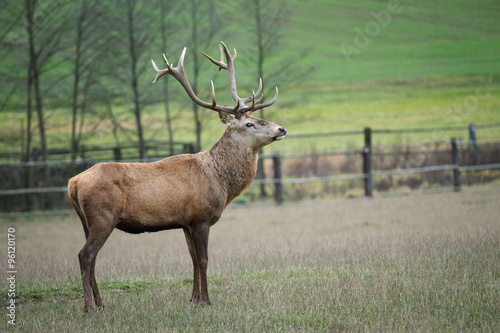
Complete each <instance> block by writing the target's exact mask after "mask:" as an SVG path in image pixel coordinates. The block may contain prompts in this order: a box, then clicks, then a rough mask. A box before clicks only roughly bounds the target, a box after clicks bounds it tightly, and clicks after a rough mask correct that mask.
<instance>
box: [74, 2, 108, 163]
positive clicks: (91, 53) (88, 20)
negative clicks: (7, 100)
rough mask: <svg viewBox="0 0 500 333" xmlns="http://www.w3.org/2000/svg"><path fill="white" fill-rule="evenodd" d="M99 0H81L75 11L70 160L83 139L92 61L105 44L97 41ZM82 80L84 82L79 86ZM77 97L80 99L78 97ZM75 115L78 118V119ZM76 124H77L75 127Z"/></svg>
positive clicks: (104, 47)
mask: <svg viewBox="0 0 500 333" xmlns="http://www.w3.org/2000/svg"><path fill="white" fill-rule="evenodd" d="M99 3H100V2H99V1H98V0H80V1H79V2H78V3H77V4H76V8H75V12H76V13H78V16H77V19H76V25H75V34H74V36H73V38H72V41H74V58H73V59H72V60H73V65H74V67H73V73H72V76H73V91H72V102H71V110H72V112H71V114H72V117H71V159H72V160H75V159H76V156H77V153H78V151H79V144H80V141H81V138H82V130H83V122H84V116H85V111H86V109H87V99H88V96H89V89H90V86H91V83H92V80H93V73H94V72H95V67H94V66H93V65H94V61H95V59H96V58H97V57H98V55H100V54H102V53H103V52H104V51H103V50H105V49H106V44H107V43H106V44H103V43H99V38H101V39H102V36H99V35H100V34H99V32H98V29H100V28H102V26H100V25H98V24H97V23H98V22H96V21H97V20H98V19H99V17H101V16H102V12H101V7H100V6H99ZM82 83H83V85H82ZM79 97H80V98H79ZM78 118H79V119H80V120H79V121H78ZM77 123H79V126H78V128H77Z"/></svg>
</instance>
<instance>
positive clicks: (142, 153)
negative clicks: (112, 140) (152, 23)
mask: <svg viewBox="0 0 500 333" xmlns="http://www.w3.org/2000/svg"><path fill="white" fill-rule="evenodd" d="M127 9H128V13H127V14H128V36H129V51H130V62H131V64H130V65H131V74H132V82H131V83H132V92H133V95H134V115H135V122H136V125H137V137H138V139H139V158H140V159H141V160H142V159H144V158H146V147H145V145H144V137H143V134H142V124H141V106H140V101H139V90H138V84H137V55H136V44H135V38H134V15H133V13H132V11H133V4H132V3H131V2H130V1H129V2H128V8H127Z"/></svg>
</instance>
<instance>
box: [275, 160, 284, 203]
mask: <svg viewBox="0 0 500 333" xmlns="http://www.w3.org/2000/svg"><path fill="white" fill-rule="evenodd" d="M273 164H274V199H275V200H276V204H278V205H281V204H282V203H283V190H282V189H283V188H282V185H283V184H282V183H281V160H280V155H279V154H273Z"/></svg>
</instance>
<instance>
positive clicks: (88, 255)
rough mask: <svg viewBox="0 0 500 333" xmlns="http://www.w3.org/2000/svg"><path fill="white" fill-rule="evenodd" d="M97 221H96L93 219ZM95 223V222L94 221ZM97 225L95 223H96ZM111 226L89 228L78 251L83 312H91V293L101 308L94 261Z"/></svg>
mask: <svg viewBox="0 0 500 333" xmlns="http://www.w3.org/2000/svg"><path fill="white" fill-rule="evenodd" d="M95 222H97V221H95ZM96 224H97V223H96ZM96 226H97V225H96ZM111 231H113V228H109V227H107V228H100V229H97V228H96V229H92V228H90V229H89V233H88V237H87V241H86V242H85V245H84V246H83V248H82V249H81V251H80V252H79V253H78V259H79V261H80V272H81V275H82V284H83V297H84V301H85V307H84V309H83V310H84V311H85V312H92V294H91V293H93V295H94V299H95V303H96V305H97V307H98V308H101V309H102V308H103V307H104V306H103V304H102V301H101V297H100V295H99V289H98V288H97V282H96V279H95V274H94V271H95V262H96V257H97V254H98V253H99V250H100V249H101V248H102V246H103V245H104V243H105V242H106V240H107V239H108V237H109V235H110V234H111Z"/></svg>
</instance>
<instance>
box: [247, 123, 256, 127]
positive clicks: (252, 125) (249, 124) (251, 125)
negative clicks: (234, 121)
mask: <svg viewBox="0 0 500 333" xmlns="http://www.w3.org/2000/svg"><path fill="white" fill-rule="evenodd" d="M246 127H249V128H250V127H255V125H254V124H252V123H247V124H246Z"/></svg>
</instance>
